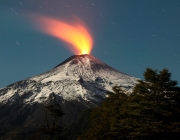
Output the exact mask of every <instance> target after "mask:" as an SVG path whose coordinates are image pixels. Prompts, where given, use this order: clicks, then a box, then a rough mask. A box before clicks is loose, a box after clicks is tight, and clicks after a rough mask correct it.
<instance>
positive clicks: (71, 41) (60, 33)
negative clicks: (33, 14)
mask: <svg viewBox="0 0 180 140" xmlns="http://www.w3.org/2000/svg"><path fill="white" fill-rule="evenodd" d="M36 21H37V23H38V29H39V30H40V31H41V32H43V33H46V34H48V35H51V36H54V37H56V38H58V39H60V40H62V41H64V42H65V43H66V44H68V45H67V46H68V48H69V49H70V50H71V51H72V52H73V53H74V54H78V55H80V54H90V52H91V49H92V46H93V38H92V36H91V34H90V32H89V30H88V28H87V26H86V25H85V24H84V22H83V21H82V20H80V19H79V18H75V20H74V21H73V22H71V23H69V22H65V21H62V20H59V19H54V18H50V17H42V16H41V17H37V18H36Z"/></svg>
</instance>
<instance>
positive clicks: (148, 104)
mask: <svg viewBox="0 0 180 140" xmlns="http://www.w3.org/2000/svg"><path fill="white" fill-rule="evenodd" d="M144 78H145V80H139V83H138V84H136V86H135V88H134V91H133V93H131V94H125V93H124V92H123V91H122V90H121V89H120V87H117V86H115V87H114V88H113V91H114V93H109V97H108V98H106V99H105V101H104V102H103V103H102V105H101V106H100V107H96V108H94V109H93V111H92V113H91V116H90V120H91V123H92V127H91V128H90V129H89V130H87V131H86V132H85V133H83V134H82V135H81V136H80V137H79V138H78V140H90V139H91V140H116V139H120V140H152V139H153V140H176V139H177V140H178V139H180V88H179V87H178V86H177V82H176V81H173V80H171V73H169V72H168V70H167V69H163V70H162V71H159V72H158V71H156V70H152V69H150V68H147V69H146V71H145V72H144Z"/></svg>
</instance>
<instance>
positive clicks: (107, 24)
mask: <svg viewBox="0 0 180 140" xmlns="http://www.w3.org/2000/svg"><path fill="white" fill-rule="evenodd" d="M38 14H39V15H44V16H48V17H54V18H63V19H66V20H71V19H72V17H73V16H78V17H80V18H81V19H82V20H83V21H84V22H85V23H86V24H87V25H88V27H89V28H90V29H91V31H92V36H93V38H94V47H93V50H92V52H91V55H93V56H95V57H96V58H98V59H100V60H101V61H103V62H105V63H106V64H108V65H110V66H111V67H113V68H115V69H117V70H119V71H121V72H123V73H126V74H128V75H131V76H134V77H138V78H143V72H144V71H145V69H146V68H147V67H150V68H153V69H157V70H162V69H163V68H167V69H169V71H170V72H172V79H173V80H177V81H178V82H179V83H180V0H0V87H4V86H7V85H9V84H11V83H13V82H17V81H19V80H23V79H26V78H29V77H32V76H36V75H38V74H41V73H43V72H46V71H48V70H50V69H52V68H53V67H55V66H56V65H58V64H59V63H61V62H62V61H64V60H65V59H67V58H68V57H70V56H71V55H73V53H72V52H71V51H69V50H68V49H67V48H66V46H64V43H63V42H62V41H61V40H58V39H57V38H55V37H52V36H49V35H47V34H43V33H41V32H39V31H38V30H37V29H36V28H35V26H34V25H33V24H32V21H31V20H32V19H31V20H30V19H29V18H28V17H29V15H38Z"/></svg>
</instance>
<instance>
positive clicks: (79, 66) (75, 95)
mask: <svg viewBox="0 0 180 140" xmlns="http://www.w3.org/2000/svg"><path fill="white" fill-rule="evenodd" d="M136 82H137V78H135V77H131V76H128V75H126V74H124V73H121V72H119V71H117V70H115V69H113V68H112V67H110V66H108V65H106V64H105V63H103V62H101V61H100V60H98V59H97V58H95V57H93V56H91V55H87V54H85V55H74V56H71V57H69V58H68V59H67V60H65V61H64V62H62V63H61V64H59V65H57V66H56V67H55V68H53V69H52V70H50V71H48V72H46V73H43V74H41V75H38V76H34V77H32V78H29V79H26V80H22V81H19V82H16V83H14V84H11V85H9V86H7V87H5V88H2V89H0V111H1V112H2V113H1V114H0V124H1V125H2V126H3V125H7V124H8V125H23V126H29V125H39V123H40V122H41V119H40V118H41V117H42V116H41V113H40V112H42V111H40V110H41V109H40V108H41V107H40V105H42V104H47V103H49V102H56V103H59V104H60V105H61V106H62V109H63V111H64V112H65V114H66V115H64V120H63V123H64V124H68V123H70V122H72V121H74V120H75V119H76V118H77V116H78V113H79V112H81V111H82V110H84V109H87V108H90V107H94V106H96V105H98V104H99V103H100V102H101V101H102V100H103V99H104V98H105V97H106V93H107V92H109V91H112V87H113V86H115V85H118V86H121V87H122V88H123V89H125V90H126V91H130V90H131V89H132V87H133V86H134V85H135V83H136Z"/></svg>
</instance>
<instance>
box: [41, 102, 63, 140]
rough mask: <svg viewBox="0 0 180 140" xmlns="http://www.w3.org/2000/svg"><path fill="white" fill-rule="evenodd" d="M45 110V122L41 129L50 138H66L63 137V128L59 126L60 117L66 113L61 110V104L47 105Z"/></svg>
mask: <svg viewBox="0 0 180 140" xmlns="http://www.w3.org/2000/svg"><path fill="white" fill-rule="evenodd" d="M46 109H47V110H46V112H45V124H44V125H43V126H42V127H41V131H42V132H44V133H45V134H46V135H48V136H49V138H48V139H49V140H52V139H53V138H55V137H56V139H59V140H60V139H65V138H63V137H61V135H60V134H61V132H62V130H63V128H62V127H61V126H59V123H58V119H59V118H60V117H62V115H64V113H63V111H62V110H61V107H60V105H58V104H53V105H52V104H51V105H47V106H46Z"/></svg>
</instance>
